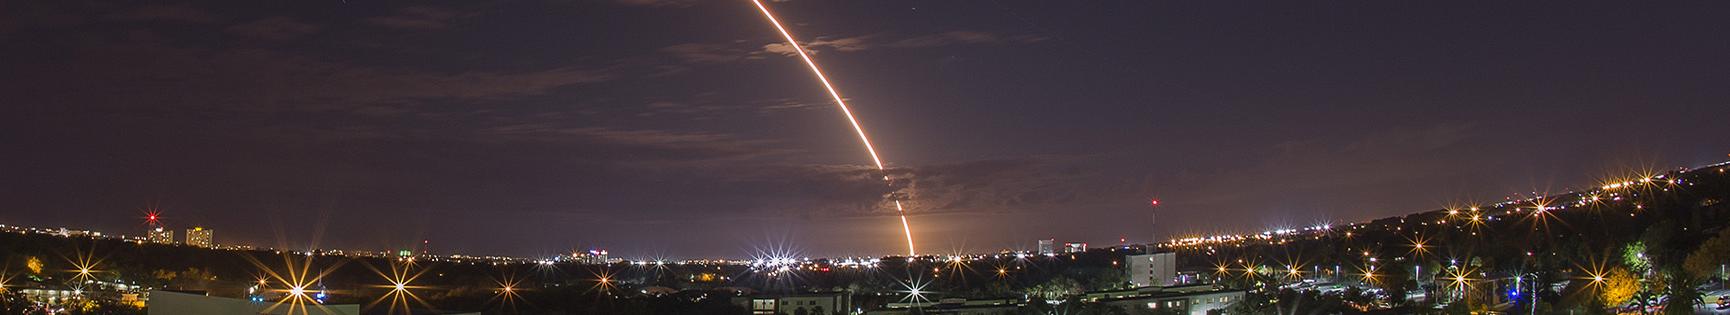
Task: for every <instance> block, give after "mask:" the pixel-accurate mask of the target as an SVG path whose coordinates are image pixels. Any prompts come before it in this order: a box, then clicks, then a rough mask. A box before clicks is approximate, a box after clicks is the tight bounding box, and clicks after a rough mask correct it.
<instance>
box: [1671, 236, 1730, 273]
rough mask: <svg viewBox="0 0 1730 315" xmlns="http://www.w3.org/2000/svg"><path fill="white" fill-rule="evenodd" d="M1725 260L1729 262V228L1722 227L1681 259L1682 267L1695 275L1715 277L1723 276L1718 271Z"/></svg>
mask: <svg viewBox="0 0 1730 315" xmlns="http://www.w3.org/2000/svg"><path fill="white" fill-rule="evenodd" d="M1727 262H1730V229H1724V230H1723V231H1720V232H1718V236H1716V237H1713V238H1711V239H1708V240H1706V242H1703V243H1701V244H1700V247H1698V248H1695V249H1694V252H1693V253H1690V254H1688V258H1686V259H1684V260H1683V261H1682V268H1683V269H1685V270H1687V271H1688V273H1689V274H1691V275H1693V276H1695V277H1700V278H1717V277H1721V276H1723V275H1722V274H1719V271H1720V270H1721V269H1720V268H1722V267H1721V266H1723V265H1724V264H1725V263H1727ZM1709 275H1716V276H1709Z"/></svg>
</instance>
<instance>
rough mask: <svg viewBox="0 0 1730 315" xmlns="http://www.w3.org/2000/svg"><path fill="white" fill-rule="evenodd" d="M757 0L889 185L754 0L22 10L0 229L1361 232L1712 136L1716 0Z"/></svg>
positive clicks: (360, 244)
mask: <svg viewBox="0 0 1730 315" xmlns="http://www.w3.org/2000/svg"><path fill="white" fill-rule="evenodd" d="M765 4H767V5H768V6H771V7H773V8H774V9H775V10H776V14H778V15H779V18H781V19H782V20H784V21H785V22H786V23H787V24H789V27H791V28H792V29H791V31H792V32H794V33H795V35H798V36H799V39H800V40H801V41H803V42H805V43H806V46H808V47H807V48H808V49H809V50H811V51H814V52H815V54H814V55H813V56H812V57H813V58H815V59H816V60H817V61H818V62H821V63H822V64H823V66H824V67H825V70H826V71H829V72H831V73H830V75H831V76H834V77H835V78H836V81H837V82H835V84H836V88H838V89H840V90H841V91H843V93H844V95H846V97H847V102H848V103H849V105H852V106H854V110H855V111H856V112H857V114H858V115H859V116H860V123H861V124H863V125H864V127H865V128H866V129H868V130H870V131H871V132H872V137H873V139H872V140H873V141H877V142H879V143H883V145H882V148H880V149H881V150H883V151H885V152H883V154H884V155H885V156H888V157H893V158H891V159H889V160H887V161H885V162H886V164H887V165H886V167H885V168H886V169H887V172H888V173H890V174H891V175H893V176H894V177H895V182H894V183H895V185H894V186H887V187H886V186H884V185H883V184H882V180H881V179H880V178H879V177H878V176H877V175H878V173H877V171H876V170H875V169H876V168H875V167H874V166H873V165H872V161H871V160H870V159H866V158H864V156H865V152H863V150H862V148H860V147H859V146H858V144H857V139H856V136H855V135H853V134H852V133H853V132H854V131H853V130H851V129H849V128H848V127H847V126H846V124H847V121H846V118H843V117H842V115H841V113H840V112H839V111H838V110H835V109H834V108H833V107H834V106H833V104H831V103H832V102H831V101H830V100H829V98H830V96H829V95H826V94H824V93H823V90H822V87H821V86H820V85H818V84H817V83H816V82H814V81H813V79H812V78H811V76H810V74H809V72H808V71H807V70H806V69H804V68H802V67H804V64H802V63H801V62H800V61H799V58H798V57H796V56H794V55H793V53H794V52H795V51H794V50H792V49H790V48H789V47H788V45H785V44H784V43H782V39H781V38H779V35H778V34H776V32H775V30H774V29H773V28H771V27H769V26H768V25H766V24H764V22H763V21H762V20H761V19H762V17H761V16H760V15H759V14H760V13H758V12H757V11H756V8H754V7H752V6H751V5H750V3H749V2H727V1H716V2H704V1H670V0H660V1H641V0H638V1H587V2H581V1H579V2H569V1H545V2H524V3H516V4H512V5H496V4H473V3H465V2H426V3H420V4H417V5H414V6H399V5H386V4H368V3H339V2H332V3H307V4H292V5H288V4H285V5H278V6H275V7H270V6H263V5H257V4H240V3H226V2H190V3H149V4H142V3H141V4H132V3H118V2H102V1H96V2H89V3H79V4H73V3H63V2H49V3H34V2H32V3H18V4H14V5H11V6H8V10H4V11H5V12H0V16H3V17H4V18H3V19H0V41H3V42H7V43H16V44H15V45H0V46H3V47H0V54H4V55H7V56H15V57H13V58H5V60H0V67H5V68H7V69H12V70H11V71H5V72H4V73H0V83H3V84H0V95H7V96H8V106H7V112H8V115H0V117H3V118H0V128H4V129H0V130H3V131H4V132H0V142H3V143H7V144H8V149H9V152H10V153H9V154H7V155H6V157H5V158H4V160H0V161H3V162H0V173H3V174H7V176H8V180H7V181H4V184H0V185H3V186H0V198H4V199H6V200H8V201H9V202H10V203H9V205H8V207H9V208H11V209H13V210H9V211H4V212H0V222H6V223H7V224H16V225H25V226H68V225H81V226H83V227H84V228H90V229H97V230H103V231H109V232H119V231H127V232H128V233H127V234H137V233H141V232H143V231H145V230H146V228H145V225H144V224H141V223H140V222H141V221H140V220H139V219H138V218H137V215H135V213H137V212H138V211H143V210H145V209H158V210H162V211H165V212H164V213H165V214H164V217H163V220H164V221H165V222H167V224H168V225H169V226H170V227H178V229H177V228H170V229H168V230H175V231H180V230H179V229H185V228H191V227H195V226H204V227H209V228H213V229H216V230H221V231H223V233H222V234H223V235H222V236H220V238H218V239H217V243H223V242H224V240H236V241H240V242H251V243H258V244H261V245H274V244H271V243H272V242H278V241H281V242H284V243H291V244H297V245H299V244H311V243H317V244H316V245H317V246H320V247H331V248H392V247H393V246H404V245H405V244H408V245H412V244H417V242H420V241H421V240H428V239H430V240H433V242H434V243H435V244H436V246H438V249H439V250H440V251H444V252H464V253H488V254H509V255H523V256H530V255H537V254H543V253H555V252H560V251H565V250H569V249H571V247H573V246H578V247H584V248H588V247H604V248H609V249H613V250H614V251H615V253H621V252H620V251H621V250H627V249H628V250H631V251H642V252H641V253H629V254H631V255H642V256H648V255H653V254H655V253H668V254H672V253H677V254H679V255H689V256H693V257H724V256H731V255H738V254H739V253H746V252H749V250H750V248H748V247H749V246H750V244H761V243H763V241H764V240H774V239H791V240H795V243H796V244H798V245H799V246H800V247H801V248H802V250H803V251H805V252H808V253H809V255H811V256H848V255H855V256H868V255H882V254H889V253H898V252H903V251H904V246H905V245H904V244H903V243H902V242H900V238H901V233H902V227H901V226H900V225H899V224H898V223H897V221H896V219H895V212H896V211H895V210H894V207H893V206H891V205H888V204H886V203H885V200H887V199H885V198H884V197H885V195H895V196H905V197H907V198H908V200H911V204H910V205H909V208H908V211H907V212H908V215H909V216H910V219H911V221H912V222H911V225H912V226H911V230H912V232H913V234H914V237H916V238H918V239H920V240H921V242H920V244H919V247H920V250H921V252H934V253H941V252H945V251H950V250H952V249H955V248H964V249H965V248H968V247H971V248H975V249H995V248H1005V247H1012V246H1022V247H1031V246H1034V243H1033V242H1034V240H1036V239H1046V238H1056V239H1057V240H1058V241H1059V242H1060V243H1059V244H1061V242H1071V241H1074V242H1089V243H1093V244H1109V243H1112V242H1114V241H1116V240H1118V239H1119V238H1126V239H1127V240H1128V241H1129V242H1132V243H1136V242H1146V241H1148V240H1149V239H1148V238H1150V237H1152V236H1151V235H1154V234H1157V235H1163V236H1168V237H1169V236H1174V235H1189V234H1198V233H1212V232H1221V231H1256V230H1261V229H1265V228H1270V227H1279V226H1287V227H1302V226H1309V225H1312V224H1316V223H1321V222H1314V221H1318V220H1319V221H1357V220H1366V219H1372V218H1379V217H1385V216H1390V215H1397V214H1401V213H1409V212H1414V211H1420V210H1425V209H1436V208H1441V207H1443V206H1446V205H1449V204H1454V203H1470V202H1480V203H1490V202H1495V201H1499V200H1501V199H1502V198H1505V197H1508V196H1514V195H1516V194H1526V195H1529V194H1532V193H1554V192H1559V190H1563V189H1566V188H1569V187H1591V186H1592V185H1595V184H1596V183H1600V182H1602V180H1603V179H1605V178H1609V177H1616V176H1624V175H1626V174H1632V173H1639V172H1650V171H1662V170H1668V169H1670V168H1673V167H1681V166H1694V165H1703V164H1707V163H1712V162H1716V161H1721V160H1723V158H1724V157H1725V155H1724V153H1725V148H1727V147H1730V138H1726V137H1723V136H1721V135H1725V134H1730V124H1725V123H1724V118H1723V117H1726V116H1730V107H1726V106H1722V104H1723V103H1725V102H1726V101H1730V91H1727V90H1725V89H1721V88H1718V87H1717V85H1720V82H1727V81H1730V77H1726V75H1727V74H1730V61H1726V60H1725V59H1724V58H1721V57H1719V56H1723V55H1730V43H1725V42H1724V41H1721V40H1714V39H1715V38H1716V34H1722V33H1725V32H1730V28H1727V26H1726V25H1725V23H1722V22H1721V21H1720V19H1718V17H1717V16H1715V15H1713V14H1711V12H1722V11H1723V9H1725V8H1724V7H1723V6H1725V4H1723V3H1690V4H1672V5H1668V6H1648V7H1639V8H1629V7H1626V6H1624V5H1619V4H1615V3H1612V2H1579V3H1569V4H1568V6H1566V7H1561V6H1557V5H1552V4H1545V3H1498V4H1481V5H1482V6H1487V7H1480V6H1478V5H1464V4H1451V3H1430V4H1380V3H1358V4H1315V3H1256V4H1253V5H1252V4H1241V3H1240V4H1232V3H1080V4H1070V5H1054V4H1050V3H1041V2H1020V1H1007V2H992V3H990V4H976V3H946V2H893V3H892V2H879V1H861V2H817V1H778V2H766V3H765ZM1285 12H1305V13H1308V14H1302V15H1298V14H1284V13H1285ZM1610 17H1614V18H1610ZM627 35H628V36H627ZM1155 198H1157V199H1159V200H1161V201H1162V203H1161V205H1160V207H1161V208H1160V211H1161V212H1160V222H1159V225H1158V226H1157V230H1156V231H1148V230H1147V226H1148V225H1149V224H1150V220H1151V213H1150V209H1149V208H1148V200H1149V199H1155ZM1072 218H1088V219H1087V220H1079V219H1072ZM1225 218H1231V220H1228V219H1225ZM278 235H282V236H281V237H284V238H287V239H277V237H278ZM315 240H316V242H315Z"/></svg>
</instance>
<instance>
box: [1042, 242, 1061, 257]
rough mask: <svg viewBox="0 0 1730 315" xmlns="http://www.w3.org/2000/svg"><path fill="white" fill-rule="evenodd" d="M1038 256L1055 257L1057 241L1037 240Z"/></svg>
mask: <svg viewBox="0 0 1730 315" xmlns="http://www.w3.org/2000/svg"><path fill="white" fill-rule="evenodd" d="M1039 254H1040V255H1046V256H1053V255H1057V239H1043V240H1039Z"/></svg>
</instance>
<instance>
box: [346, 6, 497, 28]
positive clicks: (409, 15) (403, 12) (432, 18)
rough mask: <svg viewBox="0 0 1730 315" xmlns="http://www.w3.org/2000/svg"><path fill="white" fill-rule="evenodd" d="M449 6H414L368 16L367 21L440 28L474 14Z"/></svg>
mask: <svg viewBox="0 0 1730 315" xmlns="http://www.w3.org/2000/svg"><path fill="white" fill-rule="evenodd" d="M472 15H473V14H472V13H468V14H466V13H462V12H459V11H456V10H451V9H448V8H440V7H431V6H412V7H404V8H401V9H397V10H396V13H395V14H392V15H387V16H377V17H370V18H366V19H365V21H366V22H367V23H370V24H373V25H378V26H383V27H388V28H395V29H404V30H440V29H445V28H449V27H450V23H451V21H453V20H456V19H458V18H462V17H467V16H472Z"/></svg>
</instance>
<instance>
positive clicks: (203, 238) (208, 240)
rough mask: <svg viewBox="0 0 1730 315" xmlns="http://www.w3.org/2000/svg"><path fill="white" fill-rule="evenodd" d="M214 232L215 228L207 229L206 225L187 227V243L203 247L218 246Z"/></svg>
mask: <svg viewBox="0 0 1730 315" xmlns="http://www.w3.org/2000/svg"><path fill="white" fill-rule="evenodd" d="M214 232H215V231H214V230H210V229H205V228H204V227H195V228H191V229H187V230H186V245H192V246H194V247H203V248H212V247H216V239H215V235H213V234H215V233H214Z"/></svg>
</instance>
